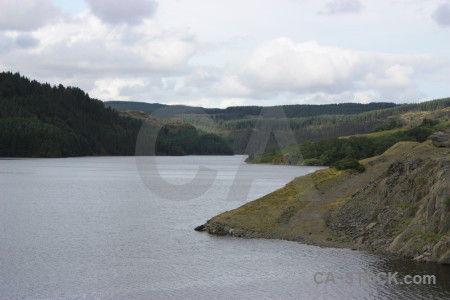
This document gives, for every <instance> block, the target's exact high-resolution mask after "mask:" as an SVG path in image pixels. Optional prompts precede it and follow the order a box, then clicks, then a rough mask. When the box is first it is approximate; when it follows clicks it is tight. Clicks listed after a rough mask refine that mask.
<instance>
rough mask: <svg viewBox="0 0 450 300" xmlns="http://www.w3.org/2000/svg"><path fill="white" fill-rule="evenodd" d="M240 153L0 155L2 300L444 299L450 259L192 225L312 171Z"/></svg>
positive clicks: (449, 296) (448, 294) (448, 288)
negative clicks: (256, 161)
mask: <svg viewBox="0 0 450 300" xmlns="http://www.w3.org/2000/svg"><path fill="white" fill-rule="evenodd" d="M244 158H245V157H244V156H187V157H156V158H149V161H146V160H145V159H144V158H142V157H141V158H136V157H82V158H63V159H17V160H15V159H4V160H0V193H1V194H0V299H231V298H234V299H450V284H449V282H450V267H449V266H443V265H437V264H431V263H414V262H411V261H408V260H403V259H394V258H388V257H382V256H378V255H374V254H371V253H367V252H360V251H352V250H349V249H330V248H320V247H315V246H308V245H302V244H300V243H296V242H289V241H280V240H264V239H240V238H234V237H216V236H211V235H208V234H207V233H204V232H196V231H194V230H193V229H194V227H196V226H197V225H200V224H203V223H204V222H205V221H206V220H208V219H209V218H211V217H213V216H215V215H216V214H218V213H220V212H223V211H226V210H230V209H233V208H236V207H238V206H240V205H242V204H243V203H245V202H247V201H250V200H253V199H256V198H258V197H260V196H263V195H265V194H267V193H270V192H271V191H274V190H276V189H278V188H280V187H282V186H284V185H285V184H286V183H288V182H289V181H290V180H292V179H293V178H294V177H296V176H300V175H303V174H307V173H309V172H314V171H315V170H316V168H311V167H297V166H271V165H248V164H245V163H244V162H243V160H244ZM143 164H144V165H145V164H147V165H146V166H145V167H142V165H143ZM150 164H152V165H150ZM197 172H198V176H197V179H195V180H192V179H193V178H194V177H195V176H196V174H197ZM198 191H201V192H200V193H199V192H198ZM380 272H385V273H386V274H388V273H389V272H392V273H395V272H398V274H399V275H398V276H400V277H404V276H406V275H409V274H410V275H434V276H435V277H436V284H430V285H428V284H411V285H406V284H403V285H402V284H393V283H392V282H391V284H386V283H385V284H382V283H376V282H370V281H369V282H367V281H361V278H359V279H356V278H357V276H359V277H361V274H380ZM355 274H359V275H355ZM352 276H353V277H352ZM364 276H365V275H364ZM349 277H352V281H351V282H350V281H348V279H349ZM344 278H346V280H344ZM331 279H333V280H331Z"/></svg>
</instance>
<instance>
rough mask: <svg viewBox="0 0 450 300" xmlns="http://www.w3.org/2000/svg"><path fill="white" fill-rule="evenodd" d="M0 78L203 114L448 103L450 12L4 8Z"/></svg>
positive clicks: (139, 4)
mask: <svg viewBox="0 0 450 300" xmlns="http://www.w3.org/2000/svg"><path fill="white" fill-rule="evenodd" d="M0 71H11V72H20V73H21V74H22V75H24V76H26V77H28V78H30V79H35V80H37V81H40V82H48V83H50V84H63V85H65V86H76V87H80V88H81V89H83V90H84V91H86V92H87V93H89V95H90V96H91V97H93V98H97V99H100V100H103V101H108V100H124V101H141V102H150V103H154V102H158V103H166V104H186V105H195V106H203V107H228V106H236V105H263V106H268V105H281V104H326V103H342V102H359V103H368V102H379V101H383V102H396V103H412V102H420V101H425V100H431V99H437V98H445V97H450V0H448V1H447V0H444V1H443V0H427V1H423V0H420V1H419V0H392V1H387V0H365V1H364V0H315V1H314V0H239V1H238V0H222V1H220V0H127V1H123V0H0Z"/></svg>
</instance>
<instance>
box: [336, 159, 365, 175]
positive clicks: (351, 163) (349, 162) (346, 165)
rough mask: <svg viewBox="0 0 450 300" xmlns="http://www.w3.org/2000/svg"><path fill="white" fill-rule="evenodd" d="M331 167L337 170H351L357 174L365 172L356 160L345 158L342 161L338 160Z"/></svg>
mask: <svg viewBox="0 0 450 300" xmlns="http://www.w3.org/2000/svg"><path fill="white" fill-rule="evenodd" d="M333 167H335V168H336V169H338V170H348V169H353V170H356V171H358V172H359V173H362V172H364V171H365V170H366V168H365V167H364V166H363V165H362V164H360V163H359V162H358V161H357V160H356V159H354V158H351V157H346V158H344V159H341V160H338V161H337V162H336V163H335V164H334V165H333Z"/></svg>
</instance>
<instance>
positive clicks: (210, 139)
mask: <svg viewBox="0 0 450 300" xmlns="http://www.w3.org/2000/svg"><path fill="white" fill-rule="evenodd" d="M156 154H157V155H233V154H234V153H233V150H232V149H231V147H230V146H229V145H228V144H227V142H226V141H225V140H224V139H223V138H221V137H220V136H218V135H215V134H201V135H199V134H198V132H197V130H196V128H195V127H194V126H192V125H190V124H187V123H168V124H166V125H164V126H163V128H162V129H161V130H160V131H159V133H158V136H157V138H156Z"/></svg>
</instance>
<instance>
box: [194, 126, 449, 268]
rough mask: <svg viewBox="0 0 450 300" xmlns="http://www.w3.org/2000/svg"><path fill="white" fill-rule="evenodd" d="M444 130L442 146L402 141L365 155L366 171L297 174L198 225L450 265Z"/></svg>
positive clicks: (216, 230) (245, 235)
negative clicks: (285, 183) (288, 180)
mask: <svg viewBox="0 0 450 300" xmlns="http://www.w3.org/2000/svg"><path fill="white" fill-rule="evenodd" d="M437 136H438V137H439V141H437V142H438V143H439V145H437V144H436V141H435V139H434V137H433V136H432V137H431V138H432V139H433V142H432V141H427V142H424V143H422V144H420V143H415V142H400V143H398V144H396V145H394V146H393V147H391V148H390V149H389V150H388V151H386V152H385V153H384V154H383V155H380V156H378V157H373V158H369V159H365V160H362V161H361V163H363V164H364V165H365V166H366V168H367V171H366V172H364V173H355V172H351V171H337V170H334V169H332V168H330V169H326V170H322V172H321V174H320V175H319V174H309V175H306V176H303V177H299V178H296V179H294V180H293V181H292V182H291V183H289V184H287V185H286V186H285V187H284V188H282V189H280V190H277V191H275V192H273V193H271V194H269V195H266V196H264V197H262V198H260V199H258V200H255V201H252V202H249V203H247V204H245V205H243V206H241V207H239V208H237V209H234V210H231V211H228V212H224V213H222V214H220V215H218V216H216V217H214V218H212V219H210V220H208V221H207V222H206V223H205V224H203V225H200V226H198V227H197V228H195V230H197V231H206V232H208V233H210V234H214V235H229V236H236V237H243V238H268V239H283V240H291V241H297V242H301V243H305V244H311V245H317V246H323V247H338V248H352V249H359V250H369V251H372V252H375V253H380V254H389V255H397V256H403V257H407V258H411V259H415V260H418V261H433V262H438V263H442V264H450V148H448V147H447V146H446V144H445V143H447V141H449V140H450V133H449V132H442V133H439V134H438V135H437ZM445 136H446V137H445ZM443 143H444V144H445V145H444V146H442V144H443ZM433 144H434V145H433Z"/></svg>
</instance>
